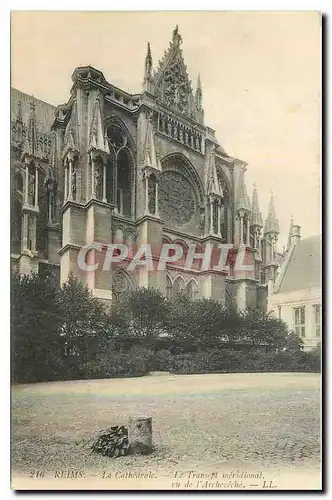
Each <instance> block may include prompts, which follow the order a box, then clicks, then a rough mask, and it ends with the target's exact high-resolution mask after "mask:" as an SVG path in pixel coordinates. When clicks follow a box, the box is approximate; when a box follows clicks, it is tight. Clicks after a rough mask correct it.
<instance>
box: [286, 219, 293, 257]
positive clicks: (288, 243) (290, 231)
mask: <svg viewBox="0 0 332 500" xmlns="http://www.w3.org/2000/svg"><path fill="white" fill-rule="evenodd" d="M293 226H294V219H293V215H291V220H290V225H289V233H288V240H287V248H286V251H288V250H289V249H290V247H291V246H292V236H293Z"/></svg>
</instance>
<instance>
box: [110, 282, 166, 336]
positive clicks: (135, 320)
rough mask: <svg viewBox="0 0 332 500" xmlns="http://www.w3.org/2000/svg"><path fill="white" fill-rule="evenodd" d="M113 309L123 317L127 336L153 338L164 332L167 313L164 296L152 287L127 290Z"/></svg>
mask: <svg viewBox="0 0 332 500" xmlns="http://www.w3.org/2000/svg"><path fill="white" fill-rule="evenodd" d="M115 311H117V312H118V314H119V313H121V314H122V315H123V317H124V318H125V321H124V325H126V326H128V328H129V331H128V336H130V337H138V338H145V337H149V338H153V337H158V336H159V335H161V334H163V333H164V325H165V319H166V317H167V314H168V307H167V301H166V298H165V297H164V296H163V295H162V293H161V292H160V291H159V290H156V289H154V288H139V289H137V290H132V291H130V292H128V293H127V294H126V295H125V296H124V297H123V299H122V301H120V303H119V305H118V306H117V308H116V309H115Z"/></svg>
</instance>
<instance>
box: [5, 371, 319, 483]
mask: <svg viewBox="0 0 332 500" xmlns="http://www.w3.org/2000/svg"><path fill="white" fill-rule="evenodd" d="M130 416H151V417H152V419H153V440H154V446H155V449H154V452H153V453H152V454H151V455H149V456H135V457H134V456H127V457H121V458H116V459H112V458H108V457H102V456H99V455H96V454H93V453H92V452H91V451H90V450H89V440H91V439H92V438H94V437H95V436H96V435H97V434H98V432H99V431H100V430H102V429H106V428H108V427H109V426H111V425H117V424H124V425H126V423H127V421H128V418H129V417H130ZM12 486H13V488H16V489H21V488H22V489H23V488H29V489H30V488H32V489H170V490H176V489H243V488H246V489H248V488H250V489H265V488H267V489H269V488H270V489H271V488H279V489H285V488H287V489H291V488H303V489H319V488H320V376H319V375H316V374H299V373H291V374H287V373H273V374H229V375H162V376H146V377H141V378H131V379H110V380H88V381H74V382H54V383H53V382H52V383H41V384H29V385H17V386H14V387H13V391H12Z"/></svg>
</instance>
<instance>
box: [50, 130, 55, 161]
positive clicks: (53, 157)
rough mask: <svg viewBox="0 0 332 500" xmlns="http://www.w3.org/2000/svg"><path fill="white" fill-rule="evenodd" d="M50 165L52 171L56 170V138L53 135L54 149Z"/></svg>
mask: <svg viewBox="0 0 332 500" xmlns="http://www.w3.org/2000/svg"><path fill="white" fill-rule="evenodd" d="M49 165H50V167H51V169H55V168H56V136H55V134H53V136H52V149H51V154H50V162H49Z"/></svg>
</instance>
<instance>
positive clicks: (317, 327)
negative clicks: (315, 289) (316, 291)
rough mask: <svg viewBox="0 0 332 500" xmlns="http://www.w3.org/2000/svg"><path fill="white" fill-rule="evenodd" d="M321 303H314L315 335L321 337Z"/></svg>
mask: <svg viewBox="0 0 332 500" xmlns="http://www.w3.org/2000/svg"><path fill="white" fill-rule="evenodd" d="M320 309H321V307H320V304H315V305H314V320H315V335H316V337H318V338H319V337H320V323H321V314H320Z"/></svg>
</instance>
